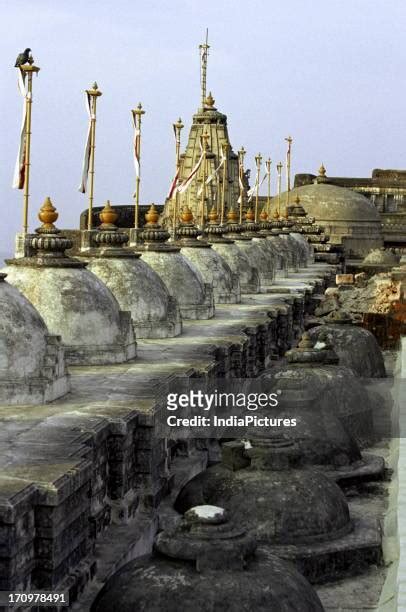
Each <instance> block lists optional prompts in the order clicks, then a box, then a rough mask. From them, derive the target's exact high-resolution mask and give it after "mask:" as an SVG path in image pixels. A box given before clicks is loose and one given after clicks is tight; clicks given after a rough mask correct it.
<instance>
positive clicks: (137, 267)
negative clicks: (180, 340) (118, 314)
mask: <svg viewBox="0 0 406 612" xmlns="http://www.w3.org/2000/svg"><path fill="white" fill-rule="evenodd" d="M88 270H90V272H93V274H95V275H96V276H97V277H98V278H100V280H101V281H103V283H104V284H105V285H106V286H107V287H108V288H109V289H110V291H111V292H112V293H113V294H114V296H115V298H116V299H117V301H118V303H119V304H120V308H121V309H122V310H125V311H129V312H131V318H132V321H133V324H134V329H135V335H136V337H137V338H171V337H173V336H178V335H179V334H180V333H182V320H181V315H180V310H179V306H178V303H177V301H176V299H175V298H174V297H172V296H171V295H170V294H169V292H168V290H167V288H166V286H165V284H164V282H163V281H162V280H161V278H160V277H159V276H158V274H157V273H156V272H155V271H154V270H153V269H152V268H151V267H150V266H148V265H147V264H146V263H145V262H144V261H143V260H142V259H140V258H139V255H138V256H136V255H135V254H134V256H133V257H131V256H130V257H114V255H113V254H112V255H111V256H110V257H103V256H101V257H97V256H96V257H91V258H89V260H88Z"/></svg>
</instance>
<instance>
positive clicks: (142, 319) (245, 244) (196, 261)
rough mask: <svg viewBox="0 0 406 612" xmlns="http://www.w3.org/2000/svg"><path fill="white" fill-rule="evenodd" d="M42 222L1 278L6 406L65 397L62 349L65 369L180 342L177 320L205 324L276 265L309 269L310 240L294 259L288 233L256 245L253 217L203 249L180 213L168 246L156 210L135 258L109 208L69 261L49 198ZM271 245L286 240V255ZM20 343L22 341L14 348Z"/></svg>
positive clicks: (214, 229) (214, 235)
mask: <svg viewBox="0 0 406 612" xmlns="http://www.w3.org/2000/svg"><path fill="white" fill-rule="evenodd" d="M248 217H249V215H248ZM39 218H40V220H41V221H42V222H43V224H42V226H41V227H40V228H39V229H38V230H37V233H36V235H35V236H34V237H31V238H30V247H31V249H32V250H33V251H34V254H33V255H31V256H29V257H22V258H18V259H14V260H8V262H7V263H8V265H7V268H6V269H5V270H4V272H5V273H6V275H7V281H6V282H4V279H5V276H4V275H2V278H1V284H0V292H1V293H2V296H3V298H2V299H3V302H4V303H5V304H6V303H7V307H4V308H3V310H2V321H1V329H2V334H1V338H2V343H3V351H2V367H1V371H2V374H1V376H0V380H1V385H0V388H1V394H0V398H1V401H2V402H4V403H17V404H24V403H41V402H44V401H51V400H53V399H55V398H56V397H59V396H61V395H63V394H64V393H66V392H67V390H68V386H69V382H68V375H67V373H66V368H65V365H64V356H63V349H64V351H65V354H66V359H67V361H68V363H71V364H90V365H92V364H94V365H96V364H108V363H121V362H125V361H128V360H131V359H133V358H134V357H135V356H136V341H135V337H136V335H137V336H138V337H140V338H143V337H149V338H156V337H158V338H159V337H172V336H176V335H178V334H180V333H181V331H182V318H185V319H187V318H192V319H198V318H203V319H205V318H210V317H212V316H213V315H214V303H215V301H216V302H220V303H221V302H238V301H239V300H240V299H241V285H242V287H243V290H244V291H247V290H248V291H254V292H258V291H259V290H260V287H261V281H262V284H264V283H268V284H270V283H271V282H272V280H273V277H274V275H275V269H276V268H277V267H278V266H279V267H283V266H285V268H286V269H288V267H289V265H290V264H292V265H293V262H296V261H297V262H298V261H299V259H301V261H302V262H303V264H305V263H306V261H305V260H306V257H305V256H306V254H307V252H306V251H305V250H304V248H303V245H304V244H307V242H306V241H302V243H301V244H302V250H301V257H299V256H297V257H296V250H295V249H296V245H297V244H299V242H300V240H299V239H297V241H296V242H295V241H293V242H292V240H293V239H292V238H291V237H290V236H289V235H288V233H287V232H285V234H283V238H280V237H279V233H278V232H279V230H278V228H274V230H275V231H274V230H272V231H274V234H272V233H271V232H266V231H265V230H264V233H265V234H266V235H261V237H260V238H258V237H257V235H256V234H255V233H254V232H253V231H252V228H251V226H252V225H253V223H252V219H250V218H248V221H247V224H248V227H247V228H241V227H240V226H238V224H236V223H235V219H234V218H233V217H232V218H231V220H230V221H231V223H230V225H229V227H228V229H231V230H232V231H231V232H229V234H228V235H227V236H228V237H226V238H224V236H223V234H222V233H221V232H219V231H218V227H219V226H218V225H217V224H216V223H213V222H212V223H211V225H210V228H209V229H210V231H209V232H208V236H209V240H208V241H206V240H198V237H199V234H200V232H199V231H198V230H197V229H196V227H195V226H194V224H193V221H192V219H191V218H190V215H188V213H187V211H186V214H185V216H184V219H183V223H182V225H181V227H180V229H179V241H178V243H177V244H171V243H168V242H167V239H168V233H167V232H166V231H164V230H163V229H162V228H161V227H160V226H159V225H158V224H157V220H158V219H157V213H156V211H155V210H154V207H152V208H151V210H150V211H149V213H148V214H147V225H146V226H145V229H144V232H143V238H144V242H143V246H142V247H141V248H140V247H138V249H137V250H135V249H125V248H123V245H124V244H125V243H126V242H127V236H126V235H125V234H124V233H122V232H119V231H117V228H116V227H115V226H114V221H115V219H116V218H117V214H116V213H115V212H114V210H113V209H112V208H111V207H110V206H109V205H108V206H107V207H106V208H105V209H104V211H103V213H102V215H101V220H102V222H103V223H102V225H101V227H100V228H99V230H97V231H96V232H94V236H93V244H92V245H91V248H90V249H89V250H88V251H87V252H81V253H78V255H79V257H75V258H72V257H68V256H67V255H66V253H65V251H66V250H67V249H69V248H71V247H72V241H71V240H69V239H67V238H65V237H63V236H61V234H60V232H59V231H58V230H57V229H56V228H55V226H54V222H55V221H56V219H57V218H58V213H57V212H56V210H55V208H54V207H53V205H52V203H51V201H50V199H49V198H47V200H46V201H45V203H44V205H43V207H42V208H41V211H40V213H39ZM211 221H213V218H212V220H211ZM249 224H251V225H249ZM242 229H245V230H246V231H245V232H242V231H241V230H242ZM257 229H259V228H257ZM280 231H281V232H282V231H284V230H283V229H282V228H280ZM250 234H251V235H250ZM268 234H269V236H268ZM233 235H235V240H233V239H230V236H233ZM267 237H270V238H271V239H272V240H276V241H279V242H282V246H283V247H284V250H282V248H279V249H276V247H274V246H272V244H271V242H269V241H268V240H267ZM279 242H278V244H279ZM237 245H240V246H237ZM279 246H280V245H279ZM293 252H295V255H292V253H293ZM281 253H282V255H280V254H281ZM141 255H142V256H141ZM223 255H224V256H223ZM237 271H238V272H239V273H238V274H237ZM240 279H241V281H242V282H241V284H240ZM13 287H15V288H16V289H18V290H19V291H20V292H21V293H18V291H16V290H15V289H13ZM23 296H25V298H27V299H24V297H23ZM16 337H20V341H19V342H15V341H11V340H10V339H11V338H16ZM33 347H35V350H33Z"/></svg>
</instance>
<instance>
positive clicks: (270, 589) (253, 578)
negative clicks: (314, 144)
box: [90, 504, 323, 612]
mask: <svg viewBox="0 0 406 612" xmlns="http://www.w3.org/2000/svg"><path fill="white" fill-rule="evenodd" d="M168 585H170V588H168ZM117 606H119V607H120V608H121V609H122V610H123V611H124V610H125V611H127V610H128V611H130V610H150V611H151V612H158V611H159V610H165V612H179V610H195V611H196V612H207V611H208V610H209V609H210V610H229V611H230V612H240V611H241V610H258V611H260V612H268V611H270V610H283V611H284V612H296V611H297V610H300V611H301V612H323V606H322V605H321V603H320V600H319V598H318V596H317V595H316V593H315V591H314V590H313V588H312V587H311V586H310V585H309V583H308V582H307V581H306V580H305V578H303V576H302V575H301V574H300V573H299V572H297V571H296V570H295V569H294V568H293V567H292V566H291V565H289V564H287V563H285V562H284V561H281V560H280V559H278V558H277V557H276V556H275V555H271V554H265V553H263V552H261V551H260V550H259V549H258V548H257V545H256V541H255V538H254V537H253V536H252V535H251V534H249V533H247V531H246V529H245V527H244V526H243V525H241V524H240V523H238V522H237V523H236V522H234V521H232V520H230V518H229V517H228V513H227V512H225V511H224V509H223V508H221V507H217V506H214V505H208V504H207V505H202V506H197V507H193V508H190V509H189V510H188V511H187V512H186V513H185V514H184V516H183V517H182V519H181V520H180V522H179V524H178V525H177V526H176V527H175V528H173V529H171V530H165V531H162V532H161V533H159V534H158V536H157V538H156V540H155V545H154V550H153V553H152V554H151V555H148V556H146V557H145V556H144V557H142V558H140V559H136V560H134V561H131V562H130V563H127V565H125V566H124V567H122V568H121V569H120V570H119V572H118V573H117V574H115V575H113V576H112V577H111V578H110V579H109V580H108V581H107V583H106V584H105V586H104V587H103V589H102V590H101V591H100V593H99V595H98V596H97V598H96V600H95V601H94V603H93V604H92V606H91V609H90V610H91V612H111V610H112V609H114V608H116V607H117Z"/></svg>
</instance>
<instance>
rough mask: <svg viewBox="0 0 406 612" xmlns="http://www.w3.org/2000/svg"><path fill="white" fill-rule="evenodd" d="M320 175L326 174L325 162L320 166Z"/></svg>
mask: <svg viewBox="0 0 406 612" xmlns="http://www.w3.org/2000/svg"><path fill="white" fill-rule="evenodd" d="M319 176H322V177H323V178H324V177H325V176H326V169H325V167H324V164H323V163H322V164H321V166H320V168H319Z"/></svg>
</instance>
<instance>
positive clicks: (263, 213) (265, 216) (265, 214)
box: [259, 208, 268, 221]
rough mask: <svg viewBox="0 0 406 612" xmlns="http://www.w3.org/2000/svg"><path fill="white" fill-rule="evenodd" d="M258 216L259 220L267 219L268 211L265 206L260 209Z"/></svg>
mask: <svg viewBox="0 0 406 612" xmlns="http://www.w3.org/2000/svg"><path fill="white" fill-rule="evenodd" d="M259 218H260V219H261V221H266V220H267V219H268V213H267V212H266V210H265V208H263V209H262V211H261V214H260V215H259Z"/></svg>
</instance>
